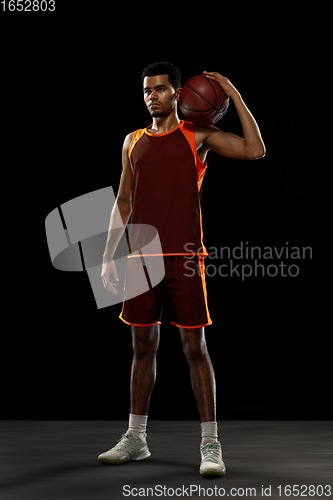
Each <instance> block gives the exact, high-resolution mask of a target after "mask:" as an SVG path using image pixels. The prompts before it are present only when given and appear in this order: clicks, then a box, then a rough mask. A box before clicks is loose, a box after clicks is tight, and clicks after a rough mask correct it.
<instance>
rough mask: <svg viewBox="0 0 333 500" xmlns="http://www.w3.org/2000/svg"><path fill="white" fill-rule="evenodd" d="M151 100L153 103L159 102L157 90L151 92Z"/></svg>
mask: <svg viewBox="0 0 333 500" xmlns="http://www.w3.org/2000/svg"><path fill="white" fill-rule="evenodd" d="M150 99H151V100H152V101H156V100H157V91H156V90H154V89H153V90H152V91H151V94H150Z"/></svg>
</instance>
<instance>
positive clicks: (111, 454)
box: [98, 431, 151, 464]
mask: <svg viewBox="0 0 333 500" xmlns="http://www.w3.org/2000/svg"><path fill="white" fill-rule="evenodd" d="M146 438H147V434H145V437H144V439H142V438H140V437H133V436H132V434H131V433H130V431H128V432H125V434H123V435H122V436H121V438H120V439H119V441H118V443H117V444H116V446H114V447H113V448H111V449H110V450H108V451H105V452H104V453H101V454H100V455H99V457H98V460H99V461H100V462H101V463H103V464H123V463H125V462H127V461H128V460H144V459H146V458H149V457H150V455H151V453H150V451H149V450H148V445H147V439H146Z"/></svg>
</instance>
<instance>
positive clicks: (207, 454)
mask: <svg viewBox="0 0 333 500" xmlns="http://www.w3.org/2000/svg"><path fill="white" fill-rule="evenodd" d="M200 453H201V465H200V474H201V475H202V476H210V477H212V476H224V474H225V473H226V472H227V470H226V467H225V464H224V462H223V460H222V449H221V443H220V441H210V442H209V443H206V444H204V445H202V446H200Z"/></svg>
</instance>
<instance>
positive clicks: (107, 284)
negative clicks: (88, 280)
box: [102, 275, 118, 295]
mask: <svg viewBox="0 0 333 500" xmlns="http://www.w3.org/2000/svg"><path fill="white" fill-rule="evenodd" d="M102 280H103V285H104V288H106V290H109V292H112V293H114V294H115V295H117V293H118V290H117V288H115V287H116V285H115V284H113V283H111V282H110V280H109V279H107V278H106V277H105V275H102Z"/></svg>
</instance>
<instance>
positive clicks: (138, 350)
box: [131, 324, 160, 415]
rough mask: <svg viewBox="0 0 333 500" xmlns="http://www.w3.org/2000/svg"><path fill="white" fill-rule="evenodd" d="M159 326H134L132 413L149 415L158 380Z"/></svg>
mask: <svg viewBox="0 0 333 500" xmlns="http://www.w3.org/2000/svg"><path fill="white" fill-rule="evenodd" d="M159 326H160V325H159V324H157V325H152V326H132V327H131V328H132V343H133V350H134V355H133V362H132V371H131V413H132V414H134V415H148V407H149V402H150V396H151V394H152V392H153V388H154V385H155V379H156V353H157V349H158V345H159V342H160V328H159Z"/></svg>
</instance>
